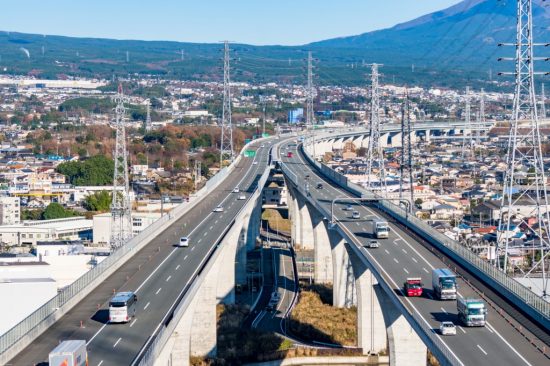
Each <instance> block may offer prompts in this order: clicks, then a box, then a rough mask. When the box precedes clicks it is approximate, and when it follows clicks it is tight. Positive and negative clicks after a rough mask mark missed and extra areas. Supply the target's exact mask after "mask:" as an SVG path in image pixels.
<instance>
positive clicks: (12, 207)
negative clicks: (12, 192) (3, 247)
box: [0, 196, 21, 225]
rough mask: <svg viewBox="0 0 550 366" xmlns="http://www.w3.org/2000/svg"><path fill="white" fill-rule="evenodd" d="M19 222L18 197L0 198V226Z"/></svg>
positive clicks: (19, 207) (19, 208)
mask: <svg viewBox="0 0 550 366" xmlns="http://www.w3.org/2000/svg"><path fill="white" fill-rule="evenodd" d="M20 222H21V206H20V202H19V197H7V196H5V197H0V225H14V224H19V223H20Z"/></svg>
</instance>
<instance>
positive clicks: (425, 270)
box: [422, 267, 430, 273]
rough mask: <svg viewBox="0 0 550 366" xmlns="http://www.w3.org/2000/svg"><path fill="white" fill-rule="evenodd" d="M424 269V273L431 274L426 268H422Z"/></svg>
mask: <svg viewBox="0 0 550 366" xmlns="http://www.w3.org/2000/svg"><path fill="white" fill-rule="evenodd" d="M422 269H423V270H424V272H426V273H430V272H428V270H427V269H426V268H424V267H422Z"/></svg>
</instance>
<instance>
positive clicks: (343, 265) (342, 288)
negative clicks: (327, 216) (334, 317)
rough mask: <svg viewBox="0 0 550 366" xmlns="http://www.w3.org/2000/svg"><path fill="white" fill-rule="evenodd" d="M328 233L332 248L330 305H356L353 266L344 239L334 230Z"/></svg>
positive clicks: (339, 306) (341, 306)
mask: <svg viewBox="0 0 550 366" xmlns="http://www.w3.org/2000/svg"><path fill="white" fill-rule="evenodd" d="M328 234H329V239H330V246H331V248H332V274H333V277H332V306H335V307H338V308H344V307H346V308H349V307H351V306H353V305H357V294H356V289H355V278H354V277H353V268H352V265H351V261H350V259H349V255H348V252H347V251H346V247H345V242H344V239H342V237H341V236H340V235H339V234H338V233H337V232H336V231H334V230H329V231H328Z"/></svg>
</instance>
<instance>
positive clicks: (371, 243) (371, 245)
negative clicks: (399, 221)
mask: <svg viewBox="0 0 550 366" xmlns="http://www.w3.org/2000/svg"><path fill="white" fill-rule="evenodd" d="M365 247H367V248H380V243H379V242H378V240H374V239H371V240H369V241H368V242H367V244H365Z"/></svg>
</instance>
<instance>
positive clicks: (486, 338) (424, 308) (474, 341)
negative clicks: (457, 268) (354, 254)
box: [281, 149, 550, 365]
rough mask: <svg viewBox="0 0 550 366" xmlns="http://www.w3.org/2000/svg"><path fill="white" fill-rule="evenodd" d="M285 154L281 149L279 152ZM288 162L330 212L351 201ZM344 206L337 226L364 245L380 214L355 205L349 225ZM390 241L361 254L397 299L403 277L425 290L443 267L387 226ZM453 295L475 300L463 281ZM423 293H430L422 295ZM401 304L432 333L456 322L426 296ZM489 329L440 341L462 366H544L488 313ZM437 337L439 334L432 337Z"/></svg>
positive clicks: (446, 305) (448, 307)
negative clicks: (485, 365) (357, 214)
mask: <svg viewBox="0 0 550 366" xmlns="http://www.w3.org/2000/svg"><path fill="white" fill-rule="evenodd" d="M285 151H288V150H284V151H283V153H284V152H285ZM292 151H293V152H294V156H293V157H292V158H287V157H285V155H286V154H284V155H282V158H281V159H282V160H283V162H284V163H287V166H288V167H289V168H290V169H291V170H292V171H293V172H294V174H296V176H297V177H298V179H302V180H303V181H304V182H305V181H306V178H305V175H306V174H309V175H310V178H309V180H310V193H311V196H312V197H313V198H314V199H316V200H318V201H319V202H320V203H321V204H322V205H323V206H324V207H325V209H326V210H327V211H328V212H330V205H331V201H332V199H333V198H337V197H344V196H346V197H351V195H350V194H348V193H347V192H344V191H342V190H340V189H338V188H335V187H332V186H331V184H330V183H329V182H327V181H325V179H323V178H321V177H319V176H318V175H317V174H316V173H317V172H316V171H314V169H313V168H311V167H310V166H309V164H307V163H306V162H305V161H304V158H303V157H302V156H301V154H300V153H299V152H298V151H297V150H296V149H293V150H292ZM317 182H324V188H323V189H320V190H317V189H315V185H316V183H317ZM347 204H348V203H339V204H338V203H337V204H336V205H335V216H336V217H337V218H338V220H340V221H341V222H342V224H343V225H344V227H345V228H346V229H347V230H348V231H349V233H351V234H352V235H355V237H356V238H357V239H358V240H359V241H360V242H361V243H362V244H364V243H365V242H366V241H367V240H368V239H369V237H368V235H366V233H368V232H369V230H368V228H367V227H366V220H367V219H369V218H375V217H380V216H381V214H380V213H379V212H377V211H375V210H374V209H373V208H370V207H366V206H362V205H359V204H356V205H355V209H356V210H357V211H359V212H360V214H361V219H360V220H352V219H351V218H350V215H351V212H348V211H344V210H343V208H344V207H345V206H347ZM390 226H391V229H392V231H391V233H390V238H389V239H385V240H380V242H381V247H380V248H378V249H366V248H362V249H361V251H362V252H363V254H364V255H365V256H366V257H367V258H368V259H369V261H371V262H372V263H376V265H377V266H378V268H381V269H382V275H383V276H384V277H385V278H386V279H387V282H388V283H389V284H390V286H391V287H393V288H394V290H395V291H396V292H397V293H399V294H400V290H401V287H402V284H403V282H404V281H405V279H406V278H407V277H413V276H420V277H422V279H423V282H424V284H425V288H427V289H431V270H432V268H434V267H435V268H444V267H446V264H445V263H443V262H442V261H441V260H440V259H439V258H438V257H437V256H436V255H434V253H432V252H431V251H430V250H428V249H426V247H424V246H423V245H422V244H421V243H419V242H418V241H417V240H415V239H414V238H413V237H411V236H410V235H409V234H408V233H407V232H405V231H403V230H402V229H401V227H400V226H398V225H396V224H395V223H392V222H391V221H390ZM458 284H459V293H460V295H461V296H465V297H477V294H476V293H475V291H474V290H473V289H472V288H471V287H470V286H469V285H468V284H467V283H465V282H464V281H462V280H459V283H458ZM427 292H428V294H429V293H430V292H429V291H427ZM400 298H401V300H402V302H403V303H404V304H405V306H406V307H407V308H409V309H410V310H411V311H413V312H417V313H418V314H420V315H421V316H422V317H423V318H424V320H425V321H426V323H427V324H429V325H430V326H431V327H432V328H433V329H437V328H438V326H439V321H441V320H453V321H454V322H455V323H458V320H457V317H456V313H457V311H456V302H455V301H445V302H442V301H436V300H431V299H430V298H429V297H422V298H406V297H403V296H401V294H400ZM488 322H489V325H488V326H487V327H484V328H465V327H462V326H461V327H460V328H459V329H458V334H457V336H456V337H440V338H441V340H442V341H443V342H445V344H446V345H447V347H448V348H449V350H451V351H452V352H454V354H456V356H457V358H458V359H459V360H460V362H462V364H463V365H479V364H481V363H486V362H491V363H498V364H499V365H546V364H548V363H549V362H550V361H549V360H548V358H546V356H544V355H543V354H542V353H540V352H539V351H538V350H536V349H535V348H534V347H533V346H532V345H531V344H530V342H529V341H527V340H526V339H525V338H523V337H522V336H521V335H520V334H519V333H517V332H516V331H515V329H514V328H513V327H511V326H510V325H509V324H508V323H507V322H506V321H505V320H504V318H502V317H501V316H500V315H498V314H497V313H496V312H494V311H492V309H490V310H489V314H488ZM438 337H439V335H438Z"/></svg>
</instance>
